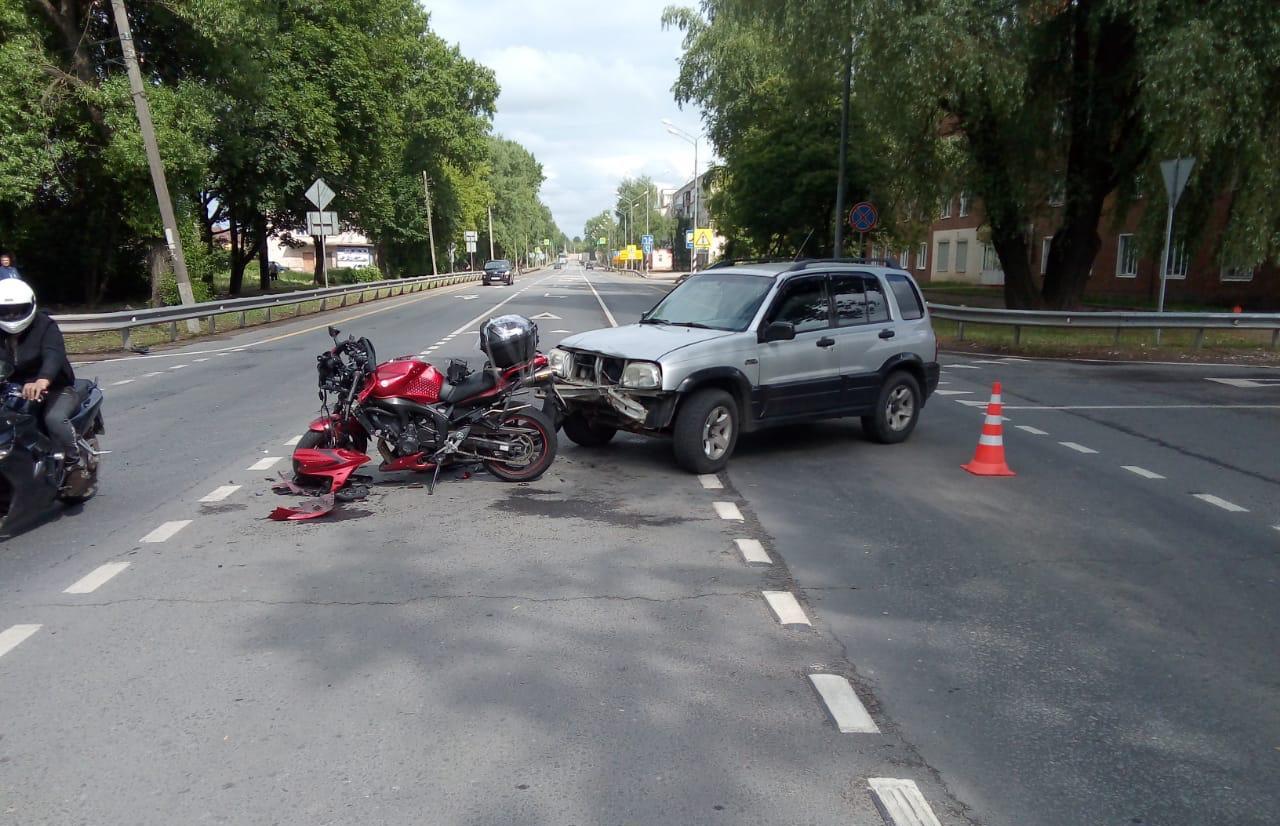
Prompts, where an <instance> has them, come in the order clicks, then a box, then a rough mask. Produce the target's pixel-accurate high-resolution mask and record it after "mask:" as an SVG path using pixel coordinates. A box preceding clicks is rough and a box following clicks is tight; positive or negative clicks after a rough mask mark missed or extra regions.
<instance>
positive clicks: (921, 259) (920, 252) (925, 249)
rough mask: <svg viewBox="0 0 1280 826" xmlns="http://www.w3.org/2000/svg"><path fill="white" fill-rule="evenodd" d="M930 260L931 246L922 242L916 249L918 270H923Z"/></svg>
mask: <svg viewBox="0 0 1280 826" xmlns="http://www.w3.org/2000/svg"><path fill="white" fill-rule="evenodd" d="M928 260H929V245H928V244H927V243H925V242H924V241H921V242H920V246H918V247H916V269H917V270H923V269H924V268H925V264H926V263H927V262H928Z"/></svg>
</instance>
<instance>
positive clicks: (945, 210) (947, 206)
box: [938, 195, 951, 218]
mask: <svg viewBox="0 0 1280 826" xmlns="http://www.w3.org/2000/svg"><path fill="white" fill-rule="evenodd" d="M938 217H939V218H950V217H951V196H950V195H948V196H947V197H946V198H945V199H944V200H943V201H942V211H941V212H940V213H938Z"/></svg>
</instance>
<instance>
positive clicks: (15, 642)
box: [0, 625, 42, 657]
mask: <svg viewBox="0 0 1280 826" xmlns="http://www.w3.org/2000/svg"><path fill="white" fill-rule="evenodd" d="M41 627H42V626H39V625H11V626H9V627H8V628H6V629H5V630H3V631H0V657H3V656H4V655H5V654H8V653H9V652H10V651H12V650H13V649H15V648H17V647H18V646H19V645H21V644H22V641H23V640H25V639H26V638H27V637H29V636H31V635H32V634H34V633H35V632H37V631H39V630H40V629H41Z"/></svg>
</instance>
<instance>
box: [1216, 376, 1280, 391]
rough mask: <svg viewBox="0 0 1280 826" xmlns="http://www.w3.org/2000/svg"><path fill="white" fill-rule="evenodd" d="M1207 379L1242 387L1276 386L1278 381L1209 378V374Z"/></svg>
mask: <svg viewBox="0 0 1280 826" xmlns="http://www.w3.org/2000/svg"><path fill="white" fill-rule="evenodd" d="M1205 381H1216V382H1217V383H1218V384H1225V385H1228V386H1230V387H1241V388H1245V387H1248V388H1254V387H1274V386H1275V383H1276V380H1274V379H1271V380H1268V379H1263V380H1262V381H1258V380H1256V379H1212V378H1209V377H1208V376H1206V377H1205Z"/></svg>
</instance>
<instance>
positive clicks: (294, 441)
mask: <svg viewBox="0 0 1280 826" xmlns="http://www.w3.org/2000/svg"><path fill="white" fill-rule="evenodd" d="M300 441H302V434H301V433H299V434H298V435H297V436H294V437H293V438H292V439H286V440H285V443H284V444H285V447H294V446H295V445H297V444H298V442H300Z"/></svg>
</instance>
